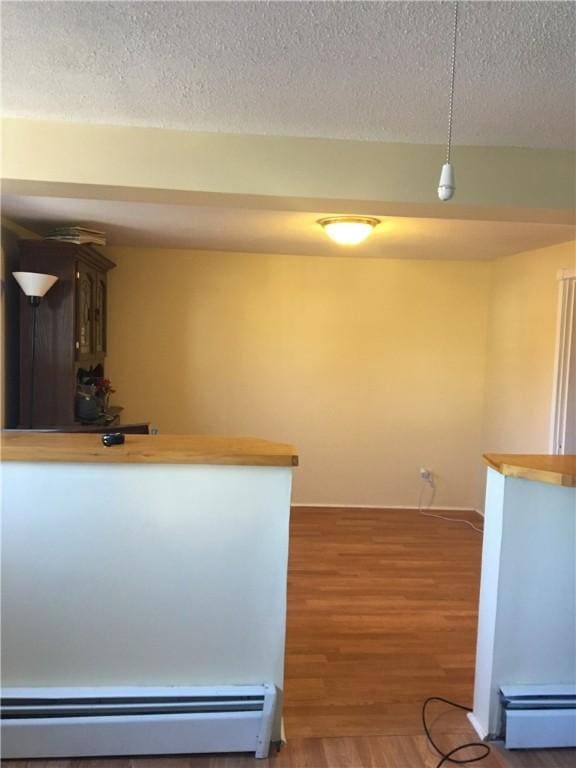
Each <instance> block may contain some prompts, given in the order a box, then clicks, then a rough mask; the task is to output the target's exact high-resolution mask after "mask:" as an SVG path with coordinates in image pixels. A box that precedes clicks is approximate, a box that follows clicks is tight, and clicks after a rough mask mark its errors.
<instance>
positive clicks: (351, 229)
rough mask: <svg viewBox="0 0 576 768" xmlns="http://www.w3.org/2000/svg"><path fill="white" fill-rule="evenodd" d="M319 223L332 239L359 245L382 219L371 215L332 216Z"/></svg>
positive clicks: (341, 242)
mask: <svg viewBox="0 0 576 768" xmlns="http://www.w3.org/2000/svg"><path fill="white" fill-rule="evenodd" d="M318 224H320V226H321V227H322V229H323V230H324V232H326V234H327V235H328V237H329V238H330V239H331V240H334V242H335V243H338V244H339V245H358V243H361V242H362V241H363V240H366V238H367V237H368V236H369V235H371V234H372V232H373V230H374V229H375V227H377V226H378V224H380V219H375V218H372V217H371V216H332V217H330V218H327V219H320V220H319V221H318Z"/></svg>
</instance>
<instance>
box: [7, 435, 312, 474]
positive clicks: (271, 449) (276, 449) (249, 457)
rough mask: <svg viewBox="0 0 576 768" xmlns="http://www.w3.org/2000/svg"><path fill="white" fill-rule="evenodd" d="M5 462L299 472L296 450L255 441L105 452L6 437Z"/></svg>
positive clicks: (145, 444) (72, 439) (86, 438)
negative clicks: (208, 466) (291, 469)
mask: <svg viewBox="0 0 576 768" xmlns="http://www.w3.org/2000/svg"><path fill="white" fill-rule="evenodd" d="M1 447H2V461H3V462H5V461H21V462H60V463H97V464H217V465H218V464H220V465H222V464H223V465H229V466H234V465H236V466H256V467H297V466H298V455H297V454H296V451H295V449H294V447H293V446H292V445H289V444H287V443H274V442H271V441H268V440H261V439H259V438H255V437H220V436H207V435H126V441H125V443H124V444H123V445H114V446H111V447H110V448H106V447H105V446H104V445H102V442H101V435H95V434H86V433H82V434H61V433H56V434H54V433H40V432H38V433H33V432H25V431H22V432H6V433H3V434H2V443H1Z"/></svg>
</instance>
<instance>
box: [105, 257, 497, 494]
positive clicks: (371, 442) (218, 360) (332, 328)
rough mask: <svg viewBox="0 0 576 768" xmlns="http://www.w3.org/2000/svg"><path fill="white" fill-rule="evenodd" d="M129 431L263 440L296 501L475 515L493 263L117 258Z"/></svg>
mask: <svg viewBox="0 0 576 768" xmlns="http://www.w3.org/2000/svg"><path fill="white" fill-rule="evenodd" d="M107 254H108V255H110V256H111V258H112V259H113V260H115V261H116V262H117V264H118V266H117V268H116V269H115V270H113V271H112V272H111V273H110V317H109V324H110V339H109V360H108V366H107V372H108V374H109V375H110V377H111V378H112V381H113V383H114V386H116V388H117V390H118V394H117V395H116V397H115V400H116V401H117V402H118V403H122V402H125V403H126V405H127V406H128V407H127V408H126V411H125V412H124V414H123V417H124V420H126V421H130V420H150V421H152V422H153V423H154V424H156V425H158V426H159V428H160V429H161V430H162V431H163V432H175V433H182V432H196V433H214V434H218V433H221V434H245V435H259V436H263V437H269V438H272V439H276V440H285V441H289V442H293V443H294V444H295V445H296V446H297V447H298V449H299V452H300V455H301V468H300V469H298V471H297V472H296V484H295V501H296V502H309V503H323V502H324V503H337V504H351V505H354V504H366V505H414V504H415V503H416V502H417V499H418V489H419V479H418V469H419V467H420V466H421V465H428V466H431V467H432V469H433V470H434V471H435V472H436V473H437V476H438V497H437V503H438V504H441V505H446V506H459V507H461V506H462V505H464V506H470V505H475V503H476V500H477V498H478V496H479V494H480V487H479V484H480V483H481V471H480V451H481V419H482V408H483V395H484V372H485V364H486V340H487V338H486V334H487V310H488V300H489V289H490V273H491V264H490V263H487V262H478V261H476V262H465V261H441V262H430V261H400V260H375V259H374V260H370V259H362V260H359V259H354V258H313V257H298V256H278V255H274V256H266V255H250V254H239V253H214V252H211V253H206V252H192V251H168V250H153V249H128V248H125V249H108V250H107Z"/></svg>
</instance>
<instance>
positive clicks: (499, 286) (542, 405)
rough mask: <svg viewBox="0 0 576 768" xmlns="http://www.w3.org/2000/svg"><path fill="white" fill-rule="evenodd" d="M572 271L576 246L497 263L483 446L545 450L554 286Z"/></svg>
mask: <svg viewBox="0 0 576 768" xmlns="http://www.w3.org/2000/svg"><path fill="white" fill-rule="evenodd" d="M563 268H567V269H574V268H576V244H575V243H563V244H561V245H555V246H552V247H550V248H541V249H539V250H536V251H528V252H525V253H518V254H515V255H513V256H506V257H503V258H500V259H497V260H496V261H495V262H494V275H493V280H494V283H493V291H492V301H491V306H490V333H489V345H488V369H487V381H486V411H485V420H484V438H483V444H484V448H485V450H491V451H495V452H512V453H514V452H517V453H548V451H549V434H550V416H551V408H552V389H553V386H552V385H553V377H554V354H555V343H556V321H557V311H558V281H557V273H558V271H559V270H560V269H563Z"/></svg>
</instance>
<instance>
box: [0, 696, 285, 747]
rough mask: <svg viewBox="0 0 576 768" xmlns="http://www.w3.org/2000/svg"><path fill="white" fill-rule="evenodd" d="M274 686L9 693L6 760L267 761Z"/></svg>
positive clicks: (4, 703) (5, 700)
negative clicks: (234, 757)
mask: <svg viewBox="0 0 576 768" xmlns="http://www.w3.org/2000/svg"><path fill="white" fill-rule="evenodd" d="M276 698H277V697H276V688H275V686H274V685H269V684H265V685H257V686H245V685H237V686H223V687H193V688H186V687H179V686H178V687H162V688H158V687H154V688H149V687H106V688H4V689H2V702H1V716H2V718H1V723H0V726H1V736H2V741H1V744H2V758H3V759H17V758H28V759H32V758H49V757H95V756H106V755H108V756H113V755H114V756H116V755H118V756H121V755H170V754H194V753H206V752H254V753H255V756H256V757H267V755H268V751H269V749H270V737H271V733H272V725H273V721H274V716H275V712H276Z"/></svg>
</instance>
